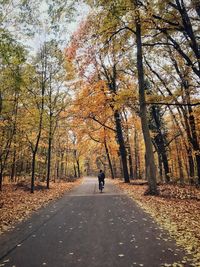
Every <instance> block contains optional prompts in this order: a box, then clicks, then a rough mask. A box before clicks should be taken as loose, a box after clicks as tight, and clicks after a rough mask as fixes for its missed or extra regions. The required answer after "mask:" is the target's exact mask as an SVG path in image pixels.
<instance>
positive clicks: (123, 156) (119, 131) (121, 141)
mask: <svg viewBox="0 0 200 267" xmlns="http://www.w3.org/2000/svg"><path fill="white" fill-rule="evenodd" d="M114 118H115V125H116V131H117V140H118V143H119V152H120V156H121V162H122V169H123V178H124V181H125V183H129V182H130V180H129V174H128V166H127V157H126V154H127V153H126V148H125V143H124V138H123V133H122V126H121V119H120V114H119V112H118V111H117V110H115V112H114Z"/></svg>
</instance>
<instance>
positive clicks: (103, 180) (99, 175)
mask: <svg viewBox="0 0 200 267" xmlns="http://www.w3.org/2000/svg"><path fill="white" fill-rule="evenodd" d="M98 180H99V190H100V183H101V182H103V187H104V185H105V174H104V172H103V171H102V170H100V171H99V174H98Z"/></svg>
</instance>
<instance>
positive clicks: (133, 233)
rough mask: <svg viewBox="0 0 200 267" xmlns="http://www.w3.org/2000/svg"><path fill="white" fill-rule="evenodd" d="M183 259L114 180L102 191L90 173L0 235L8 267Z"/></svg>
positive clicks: (1, 257) (117, 265) (127, 266)
mask: <svg viewBox="0 0 200 267" xmlns="http://www.w3.org/2000/svg"><path fill="white" fill-rule="evenodd" d="M183 257H184V252H183V251H181V249H180V248H178V247H177V246H176V244H175V242H174V241H173V240H170V238H169V236H168V235H167V233H166V232H164V231H163V230H161V229H159V227H158V225H157V224H156V223H155V222H154V221H153V220H152V218H151V217H150V216H149V215H147V214H146V213H144V211H142V210H141V208H139V207H138V206H137V205H136V204H135V203H134V202H133V201H132V200H131V199H130V198H129V197H127V196H126V195H124V194H123V193H121V192H120V191H119V190H118V189H117V188H116V187H115V186H114V185H113V184H112V181H109V180H106V186H105V190H104V192H103V193H102V194H101V193H99V191H98V185H97V179H96V178H90V177H87V178H84V180H83V183H82V184H81V185H79V186H78V187H76V188H75V189H73V190H72V191H71V192H70V193H67V194H65V195H64V197H62V198H61V199H60V200H57V201H55V202H52V203H50V204H49V205H48V206H47V207H46V208H43V209H40V210H39V211H37V212H36V213H35V214H34V215H33V216H32V217H31V218H29V219H28V220H27V221H26V222H23V223H21V224H19V225H18V226H17V227H16V229H15V230H14V231H12V232H9V233H6V234H4V235H2V236H1V237H0V266H5V267H39V266H48V267H134V266H147V267H159V266H164V264H173V263H174V262H178V261H181V260H182V259H183ZM168 266H169V265H168ZM184 266H189V265H187V264H186V265H184Z"/></svg>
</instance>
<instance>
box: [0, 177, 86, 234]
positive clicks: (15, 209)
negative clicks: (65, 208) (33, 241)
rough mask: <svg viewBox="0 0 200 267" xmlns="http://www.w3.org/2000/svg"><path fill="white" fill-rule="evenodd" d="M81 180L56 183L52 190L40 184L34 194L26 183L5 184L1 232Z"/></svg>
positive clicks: (0, 211) (0, 205)
mask: <svg viewBox="0 0 200 267" xmlns="http://www.w3.org/2000/svg"><path fill="white" fill-rule="evenodd" d="M80 182H81V179H79V180H76V182H68V183H67V182H59V183H54V184H52V185H51V189H50V190H47V189H46V188H45V184H38V185H36V190H35V193H34V194H30V190H27V189H28V188H27V185H26V184H22V186H21V187H20V186H18V185H17V184H7V185H4V187H3V191H2V192H0V234H1V233H2V232H5V231H7V230H9V229H10V228H11V227H13V225H14V224H15V223H17V222H20V221H22V220H23V219H25V218H27V217H28V216H30V215H31V213H33V212H34V211H35V210H37V209H39V208H40V207H42V206H45V205H46V204H47V203H48V202H49V201H51V200H52V199H56V198H59V197H61V196H62V195H63V194H64V193H65V192H66V191H68V190H70V189H71V188H72V187H73V186H75V185H76V184H77V183H80ZM37 187H38V188H39V189H38V190H37Z"/></svg>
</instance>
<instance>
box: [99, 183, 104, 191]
mask: <svg viewBox="0 0 200 267" xmlns="http://www.w3.org/2000/svg"><path fill="white" fill-rule="evenodd" d="M103 188H104V186H103V181H101V182H100V183H99V191H100V192H101V193H102V192H103Z"/></svg>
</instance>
